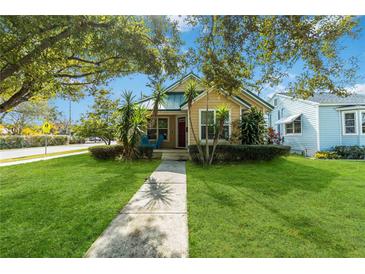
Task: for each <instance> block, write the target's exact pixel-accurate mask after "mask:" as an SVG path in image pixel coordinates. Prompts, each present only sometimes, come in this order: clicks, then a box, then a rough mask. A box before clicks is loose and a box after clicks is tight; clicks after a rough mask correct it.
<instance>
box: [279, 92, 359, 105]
mask: <svg viewBox="0 0 365 274" xmlns="http://www.w3.org/2000/svg"><path fill="white" fill-rule="evenodd" d="M279 94H283V95H286V96H290V97H293V96H292V95H291V94H290V93H279ZM306 100H308V101H311V102H315V103H319V104H340V105H343V104H348V105H352V104H355V105H356V104H365V95H361V94H357V93H353V94H351V95H349V96H346V97H341V96H337V95H335V94H331V93H315V94H314V95H313V96H311V97H308V98H307V99H306Z"/></svg>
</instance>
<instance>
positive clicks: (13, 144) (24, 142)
mask: <svg viewBox="0 0 365 274" xmlns="http://www.w3.org/2000/svg"><path fill="white" fill-rule="evenodd" d="M45 143H46V136H45V135H36V136H16V135H10V136H0V149H11V148H27V147H41V146H44V145H45ZM83 143H85V139H84V138H81V137H72V138H71V140H70V144H83ZM47 144H48V145H49V146H59V145H66V144H67V136H66V135H49V136H48V138H47Z"/></svg>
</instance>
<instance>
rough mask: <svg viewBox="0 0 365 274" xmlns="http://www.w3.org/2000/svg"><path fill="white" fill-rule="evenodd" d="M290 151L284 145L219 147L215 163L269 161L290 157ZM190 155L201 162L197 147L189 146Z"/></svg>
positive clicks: (195, 160)
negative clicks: (280, 157)
mask: <svg viewBox="0 0 365 274" xmlns="http://www.w3.org/2000/svg"><path fill="white" fill-rule="evenodd" d="M209 149H212V147H210V148H209ZM289 151H290V146H283V145H217V148H216V154H215V157H214V162H237V161H257V160H264V161H268V160H272V159H274V158H276V157H279V156H285V155H288V154H289ZM189 154H190V157H191V160H192V161H194V162H199V153H198V148H197V146H196V145H191V146H189Z"/></svg>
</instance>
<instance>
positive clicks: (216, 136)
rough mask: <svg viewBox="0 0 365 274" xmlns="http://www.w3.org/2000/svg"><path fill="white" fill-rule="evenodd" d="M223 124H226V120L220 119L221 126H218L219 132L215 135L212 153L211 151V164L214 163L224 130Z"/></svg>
mask: <svg viewBox="0 0 365 274" xmlns="http://www.w3.org/2000/svg"><path fill="white" fill-rule="evenodd" d="M223 125H224V120H223V121H219V126H218V129H217V133H216V134H215V136H214V142H213V148H212V153H211V155H210V159H209V165H211V164H212V163H213V158H214V153H215V149H216V147H217V145H218V141H219V136H220V135H221V134H222V132H223Z"/></svg>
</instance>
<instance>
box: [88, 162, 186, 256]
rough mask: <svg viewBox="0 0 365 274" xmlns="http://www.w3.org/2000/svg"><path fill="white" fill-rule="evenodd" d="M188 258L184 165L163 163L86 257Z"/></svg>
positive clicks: (181, 163) (182, 163)
mask: <svg viewBox="0 0 365 274" xmlns="http://www.w3.org/2000/svg"><path fill="white" fill-rule="evenodd" d="M187 256H188V226H187V205H186V170H185V162H179V161H163V162H162V163H161V164H160V166H159V167H158V168H157V169H156V170H155V171H154V172H153V173H152V174H151V176H150V178H149V179H148V180H147V181H146V182H145V183H144V184H143V185H142V187H141V188H140V189H139V190H138V191H137V193H136V194H135V195H134V196H133V197H132V199H131V200H130V201H129V203H128V204H127V205H126V206H125V207H124V208H123V210H122V211H121V212H120V214H119V215H118V216H117V217H116V218H115V219H114V220H113V221H112V223H111V224H110V225H109V227H108V228H107V229H106V230H105V231H104V232H103V234H102V235H101V236H100V237H99V238H98V239H97V240H96V241H95V242H94V244H93V245H92V246H91V247H90V249H89V250H88V252H87V253H86V255H85V257H124V258H125V257H127V258H135V257H137V258H145V257H152V258H160V257H166V258H171V257H187Z"/></svg>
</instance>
